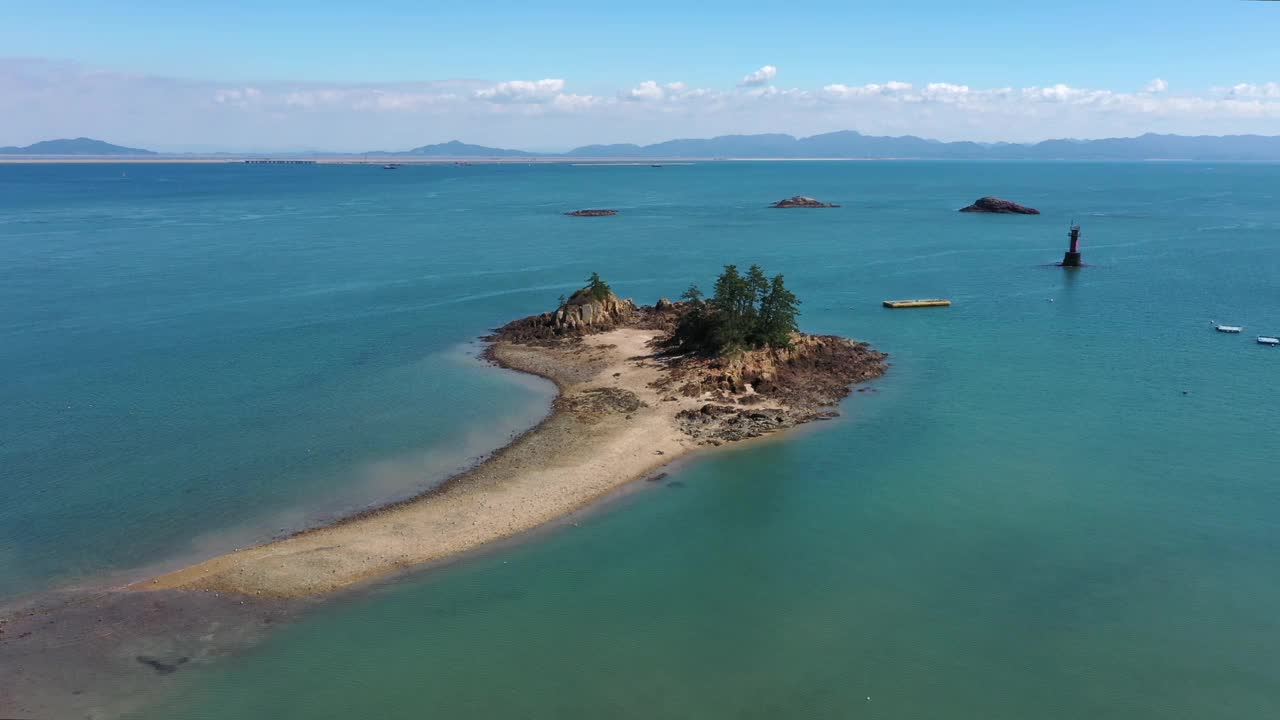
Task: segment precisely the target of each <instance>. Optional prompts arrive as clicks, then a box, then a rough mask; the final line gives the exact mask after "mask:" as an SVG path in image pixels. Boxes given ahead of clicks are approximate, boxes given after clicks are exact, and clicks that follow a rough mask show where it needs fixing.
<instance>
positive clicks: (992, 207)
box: [960, 197, 1040, 215]
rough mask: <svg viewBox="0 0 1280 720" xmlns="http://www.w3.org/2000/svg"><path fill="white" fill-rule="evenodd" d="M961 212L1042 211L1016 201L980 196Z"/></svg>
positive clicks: (1003, 212)
mask: <svg viewBox="0 0 1280 720" xmlns="http://www.w3.org/2000/svg"><path fill="white" fill-rule="evenodd" d="M960 212H969V213H996V214H1000V215H1039V214H1040V211H1039V210H1037V209H1035V208H1031V207H1027V206H1026V205H1019V204H1018V203H1016V202H1010V201H1008V200H1001V199H1000V198H998V197H984V198H978V200H976V201H975V202H974V203H973V204H972V205H970V206H969V207H965V208H960Z"/></svg>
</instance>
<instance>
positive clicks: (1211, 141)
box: [0, 130, 1280, 162]
mask: <svg viewBox="0 0 1280 720" xmlns="http://www.w3.org/2000/svg"><path fill="white" fill-rule="evenodd" d="M155 154H156V153H154V152H152V151H150V150H141V149H138V148H127V147H121V146H119V145H112V144H110V143H106V142H103V141H101V140H92V139H89V138H76V139H74V140H45V141H44V142H38V143H35V144H34V145H28V146H26V147H21V148H20V147H3V148H0V155H155ZM219 154H220V155H221V154H222V153H219ZM294 154H299V153H294ZM300 154H302V155H315V156H320V155H342V154H343V153H300ZM365 154H366V155H374V156H380V157H384V156H385V157H407V156H420V157H431V158H459V159H462V158H470V159H478V158H547V159H554V158H634V159H637V160H641V159H643V160H650V159H654V160H656V159H675V158H687V159H713V158H765V159H797V158H823V159H861V158H881V159H888V158H894V159H921V160H938V159H945V160H1201V161H1209V162H1232V161H1237V162H1280V136H1265V135H1226V136H1213V135H1200V136H1194V137H1192V136H1186V135H1156V134H1153V133H1148V134H1146V135H1142V136H1139V137H1134V138H1108V139H1104V140H1045V141H1044V142H1038V143H1027V144H1020V143H976V142H963V141H962V142H942V141H939V140H928V139H925V138H920V137H915V136H913V135H904V136H901V137H880V136H875V135H863V134H862V133H859V132H856V131H853V130H843V131H840V132H833V133H826V134H823V135H813V136H811V137H804V138H797V137H794V136H791V135H782V134H764V135H722V136H720V137H714V138H705V139H682V140H668V141H666V142H661V143H656V144H653V145H631V144H620V145H585V146H583V147H579V148H574V149H573V150H570V151H568V152H566V153H533V152H526V151H524V150H510V149H505V148H493V147H485V146H483V145H470V144H467V143H463V142H459V141H457V140H454V141H452V142H447V143H440V144H437V145H423V146H422V147H416V148H413V149H412V150H402V151H385V150H381V151H377V152H369V153H365Z"/></svg>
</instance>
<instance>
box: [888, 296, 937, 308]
mask: <svg viewBox="0 0 1280 720" xmlns="http://www.w3.org/2000/svg"><path fill="white" fill-rule="evenodd" d="M950 304H951V301H950V300H943V299H941V298H929V299H927V300H885V301H884V306H885V307H887V308H921V307H947V306H949V305H950Z"/></svg>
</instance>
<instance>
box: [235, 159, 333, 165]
mask: <svg viewBox="0 0 1280 720" xmlns="http://www.w3.org/2000/svg"><path fill="white" fill-rule="evenodd" d="M244 164H245V165H315V164H316V161H315V160H245V161H244Z"/></svg>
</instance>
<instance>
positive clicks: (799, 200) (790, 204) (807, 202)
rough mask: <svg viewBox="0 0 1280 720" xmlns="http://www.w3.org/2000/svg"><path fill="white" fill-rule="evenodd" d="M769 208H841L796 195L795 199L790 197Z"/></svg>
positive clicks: (833, 204)
mask: <svg viewBox="0 0 1280 720" xmlns="http://www.w3.org/2000/svg"><path fill="white" fill-rule="evenodd" d="M769 207H771V208H836V207H840V206H839V205H836V204H835V203H825V202H822V201H821V200H816V199H814V198H811V197H809V196H807V195H796V196H795V197H789V198H787V199H786V200H779V201H778V202H776V203H774V204H772V205H770V206H769Z"/></svg>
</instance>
